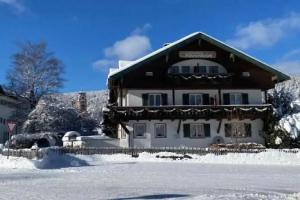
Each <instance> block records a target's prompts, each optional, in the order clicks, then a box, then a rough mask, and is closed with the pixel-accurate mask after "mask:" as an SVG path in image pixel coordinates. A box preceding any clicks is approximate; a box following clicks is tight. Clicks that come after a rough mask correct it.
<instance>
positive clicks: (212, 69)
mask: <svg viewBox="0 0 300 200" xmlns="http://www.w3.org/2000/svg"><path fill="white" fill-rule="evenodd" d="M218 73H219V70H218V66H209V74H218Z"/></svg>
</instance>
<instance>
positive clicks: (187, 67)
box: [180, 65, 191, 74]
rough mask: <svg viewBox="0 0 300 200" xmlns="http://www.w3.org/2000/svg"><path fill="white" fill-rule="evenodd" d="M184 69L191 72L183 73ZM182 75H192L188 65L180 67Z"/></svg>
mask: <svg viewBox="0 0 300 200" xmlns="http://www.w3.org/2000/svg"><path fill="white" fill-rule="evenodd" d="M184 68H186V69H188V70H189V71H187V72H183V71H184V70H183V69H184ZM180 73H181V74H191V66H187V65H185V66H181V67H180Z"/></svg>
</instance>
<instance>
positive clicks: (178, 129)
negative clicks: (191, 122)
mask: <svg viewBox="0 0 300 200" xmlns="http://www.w3.org/2000/svg"><path fill="white" fill-rule="evenodd" d="M180 126H181V119H180V120H179V121H178V126H177V134H179V131H180Z"/></svg>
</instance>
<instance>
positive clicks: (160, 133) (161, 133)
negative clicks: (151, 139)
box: [154, 123, 167, 138]
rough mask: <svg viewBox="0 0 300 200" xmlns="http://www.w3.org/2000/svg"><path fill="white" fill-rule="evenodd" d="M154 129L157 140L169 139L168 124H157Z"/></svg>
mask: <svg viewBox="0 0 300 200" xmlns="http://www.w3.org/2000/svg"><path fill="white" fill-rule="evenodd" d="M154 129H155V137H157V138H166V137H167V131H166V130H167V128H166V124H162V123H159V124H155V125H154Z"/></svg>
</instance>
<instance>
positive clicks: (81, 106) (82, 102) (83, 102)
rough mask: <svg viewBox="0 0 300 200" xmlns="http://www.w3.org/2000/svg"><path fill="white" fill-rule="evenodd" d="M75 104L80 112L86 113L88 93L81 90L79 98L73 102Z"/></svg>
mask: <svg viewBox="0 0 300 200" xmlns="http://www.w3.org/2000/svg"><path fill="white" fill-rule="evenodd" d="M73 105H74V107H75V108H76V109H77V110H78V111H79V112H80V113H86V112H87V99H86V93H85V92H79V94H78V97H77V99H76V100H75V101H74V102H73Z"/></svg>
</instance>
